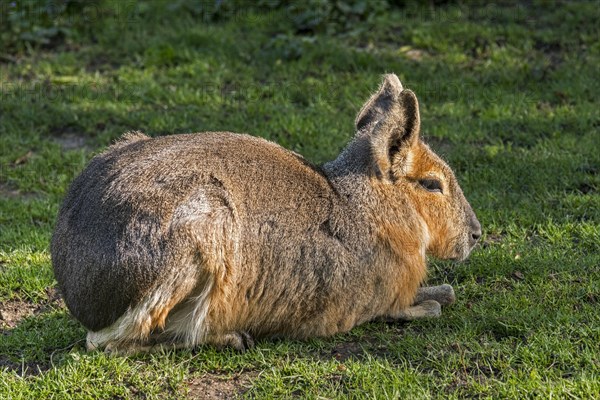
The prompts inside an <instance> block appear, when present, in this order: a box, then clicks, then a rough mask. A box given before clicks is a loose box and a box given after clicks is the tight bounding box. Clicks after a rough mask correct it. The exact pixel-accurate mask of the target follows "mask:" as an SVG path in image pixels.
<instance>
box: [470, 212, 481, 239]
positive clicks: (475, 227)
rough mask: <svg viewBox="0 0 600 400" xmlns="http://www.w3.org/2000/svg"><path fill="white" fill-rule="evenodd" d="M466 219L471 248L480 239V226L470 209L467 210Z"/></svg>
mask: <svg viewBox="0 0 600 400" xmlns="http://www.w3.org/2000/svg"><path fill="white" fill-rule="evenodd" d="M467 218H468V219H469V229H470V234H469V245H470V246H471V247H473V246H475V244H476V243H477V241H478V240H479V238H480V237H481V224H480V223H479V220H478V219H477V216H476V215H475V213H474V212H473V210H472V209H470V208H469V210H468V212H467Z"/></svg>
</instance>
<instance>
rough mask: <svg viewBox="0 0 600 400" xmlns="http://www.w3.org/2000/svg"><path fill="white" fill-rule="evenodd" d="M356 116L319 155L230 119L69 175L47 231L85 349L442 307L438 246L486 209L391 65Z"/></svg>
mask: <svg viewBox="0 0 600 400" xmlns="http://www.w3.org/2000/svg"><path fill="white" fill-rule="evenodd" d="M356 127H357V133H356V136H355V138H354V140H353V141H352V142H351V143H350V144H349V145H348V147H347V148H346V149H345V150H344V151H343V152H342V153H341V154H340V156H339V157H338V158H337V159H336V160H334V161H332V162H330V163H327V164H325V165H324V166H323V167H322V169H321V168H318V167H315V166H313V165H311V164H310V163H309V162H307V161H306V160H304V159H303V158H302V157H301V156H299V155H298V154H295V153H292V152H290V151H288V150H285V149H283V148H281V147H280V146H277V145H276V144H274V143H271V142H267V141H265V140H262V139H258V138H255V137H251V136H247V135H236V134H232V133H225V132H216V133H203V134H193V135H172V136H166V137H159V138H154V139H151V138H148V137H147V136H145V135H143V134H140V133H133V134H128V135H126V136H124V137H123V138H122V139H121V140H120V141H119V142H117V143H116V144H115V145H113V146H111V147H110V148H109V149H108V150H106V151H105V152H104V153H102V154H100V155H98V156H96V157H95V158H94V159H93V160H92V161H91V162H90V165H89V166H88V167H87V168H86V169H85V170H84V171H83V172H82V174H81V175H80V176H79V177H78V178H77V179H76V180H75V181H74V182H73V184H72V186H71V188H70V190H69V193H68V195H67V197H66V199H65V201H64V203H63V206H62V207H61V211H60V213H59V216H58V220H57V225H56V229H55V232H54V235H53V238H52V246H51V250H52V261H53V266H54V271H55V275H56V278H57V280H58V282H59V285H60V287H61V289H62V292H63V294H64V297H65V301H66V304H67V306H68V307H69V308H70V310H71V312H72V313H73V315H74V316H75V317H76V318H78V319H79V320H80V321H81V322H82V323H83V324H84V325H85V326H86V327H87V328H88V329H89V334H88V346H89V348H97V347H105V348H107V349H110V350H116V351H125V352H131V351H140V350H148V349H149V348H150V347H151V345H152V343H159V344H161V345H170V346H174V347H190V346H194V345H197V344H200V343H213V344H216V345H229V346H234V347H236V348H240V349H243V348H246V347H249V346H251V345H252V343H253V341H252V337H264V336H270V337H273V336H286V337H295V338H307V337H311V336H328V335H333V334H335V333H338V332H345V331H348V330H350V329H352V327H354V326H356V325H358V324H361V323H363V322H365V321H369V320H372V319H374V318H404V319H413V318H418V317H424V316H437V315H439V312H440V308H439V307H440V302H442V303H443V304H448V303H449V302H451V301H450V300H448V299H452V301H453V299H454V297H453V296H454V293H453V292H451V293H450V292H449V291H451V288H450V289H448V288H447V287H445V286H444V287H439V288H437V289H436V288H433V289H431V290H421V289H419V286H420V285H421V284H422V282H423V280H424V278H425V275H426V254H427V253H430V254H433V255H435V256H437V257H441V258H455V259H459V260H461V259H464V258H466V257H467V255H468V254H469V252H470V250H471V248H472V247H473V245H474V243H475V241H476V240H477V238H478V237H479V235H480V234H481V232H480V229H481V228H480V226H479V223H478V222H477V219H476V218H475V215H474V213H473V211H472V210H471V207H470V206H469V204H468V203H467V201H466V200H465V198H464V196H463V194H462V191H461V190H460V187H459V186H458V183H457V182H456V178H455V177H454V175H453V174H452V171H451V170H450V168H449V167H448V166H447V165H446V164H445V163H444V162H443V161H442V160H441V159H440V158H439V157H437V156H436V155H435V154H434V153H433V152H432V151H431V150H430V149H429V147H427V145H425V144H424V143H423V142H422V141H421V140H420V139H419V129H420V119H419V112H418V103H417V100H416V97H415V95H414V94H413V93H412V92H411V91H409V90H404V89H403V88H402V86H401V84H400V81H399V80H398V78H397V77H396V76H395V75H386V76H385V78H384V81H383V84H382V86H381V88H380V89H379V91H378V92H377V93H375V94H374V95H373V96H372V97H371V99H369V101H368V102H367V103H366V104H365V106H363V108H362V109H361V111H360V112H359V115H358V117H357V119H356ZM430 178H435V179H436V180H437V181H436V182H439V183H437V184H439V185H441V192H436V191H435V190H432V188H431V187H429V188H428V187H427V184H426V183H425V181H423V180H424V179H430ZM415 298H417V299H418V302H419V304H416V305H413V303H414V301H415Z"/></svg>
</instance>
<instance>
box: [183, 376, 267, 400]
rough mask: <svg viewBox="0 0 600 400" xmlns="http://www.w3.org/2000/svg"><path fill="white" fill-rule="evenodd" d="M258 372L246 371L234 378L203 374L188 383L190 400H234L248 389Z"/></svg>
mask: <svg viewBox="0 0 600 400" xmlns="http://www.w3.org/2000/svg"><path fill="white" fill-rule="evenodd" d="M257 376H258V372H256V371H246V372H241V373H239V374H236V375H234V376H225V375H219V374H209V373H207V374H204V375H202V376H201V377H199V378H194V379H192V380H190V381H189V382H188V388H189V392H188V398H190V399H235V398H239V397H240V396H242V395H243V394H244V393H246V392H247V391H248V389H250V384H251V382H252V381H253V380H254V379H256V377H257Z"/></svg>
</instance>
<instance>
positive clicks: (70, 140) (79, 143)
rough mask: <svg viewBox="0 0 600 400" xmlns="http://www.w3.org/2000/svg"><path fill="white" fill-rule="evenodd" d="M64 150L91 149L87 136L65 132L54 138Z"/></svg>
mask: <svg viewBox="0 0 600 400" xmlns="http://www.w3.org/2000/svg"><path fill="white" fill-rule="evenodd" d="M52 140H53V141H54V142H55V143H57V144H58V145H59V146H60V147H61V148H62V149H63V150H89V146H88V145H87V140H86V137H85V136H83V135H78V134H76V133H65V134H63V135H60V136H56V137H54V138H52Z"/></svg>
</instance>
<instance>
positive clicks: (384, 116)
mask: <svg viewBox="0 0 600 400" xmlns="http://www.w3.org/2000/svg"><path fill="white" fill-rule="evenodd" d="M420 126H421V122H420V117H419V103H418V101H417V97H416V96H415V94H414V93H413V92H412V91H411V90H406V89H403V88H402V84H401V83H400V80H399V79H398V77H397V76H396V75H394V74H389V75H385V76H384V80H383V83H382V84H381V87H380V88H379V91H378V92H377V93H375V94H374V95H373V96H371V98H370V99H369V101H367V102H366V103H365V105H364V106H363V107H362V109H361V110H360V112H359V114H358V117H357V118H356V129H357V131H358V133H357V134H359V135H367V137H368V140H369V143H370V148H371V154H370V157H371V160H372V165H373V169H374V173H375V174H376V175H377V176H378V177H380V178H382V179H387V178H389V177H391V171H392V164H393V163H394V162H400V163H402V162H405V160H406V157H407V154H408V152H409V150H410V148H411V147H412V146H413V145H414V144H415V143H416V142H417V141H418V140H419V130H420Z"/></svg>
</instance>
